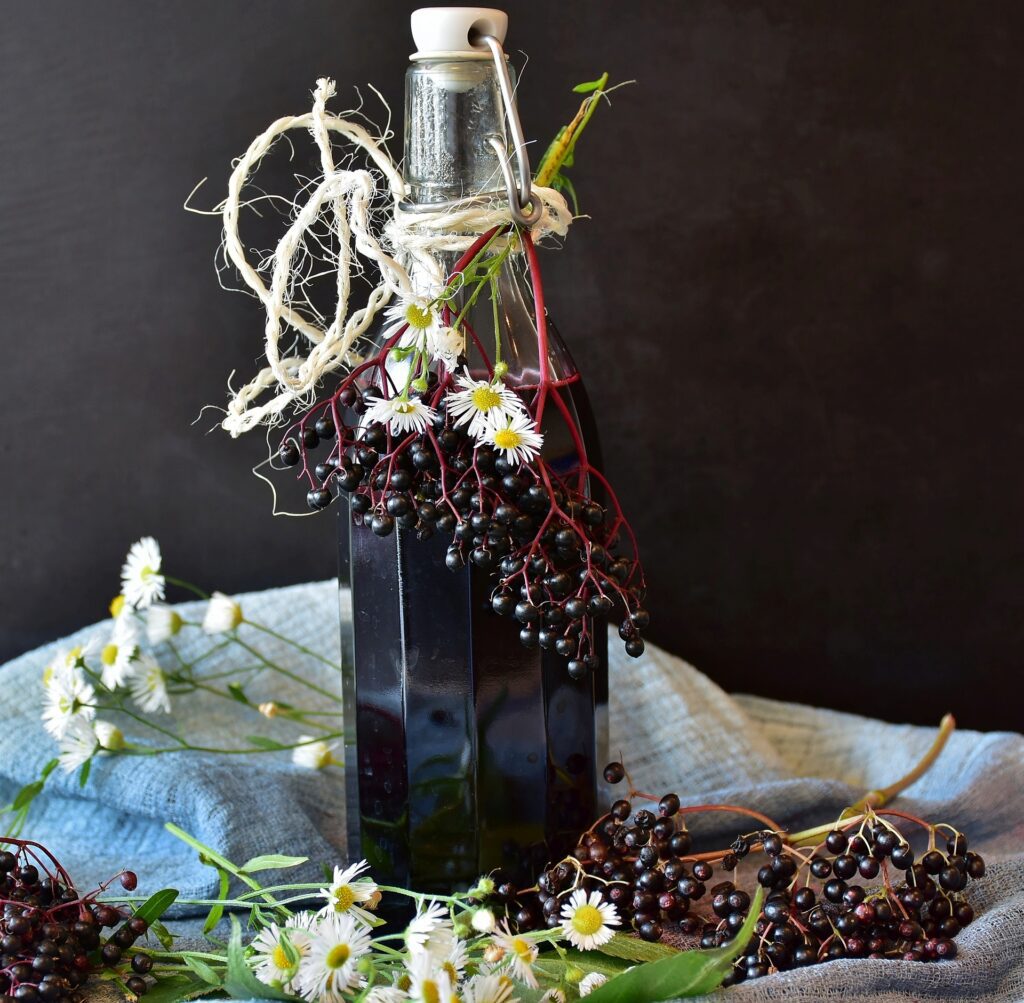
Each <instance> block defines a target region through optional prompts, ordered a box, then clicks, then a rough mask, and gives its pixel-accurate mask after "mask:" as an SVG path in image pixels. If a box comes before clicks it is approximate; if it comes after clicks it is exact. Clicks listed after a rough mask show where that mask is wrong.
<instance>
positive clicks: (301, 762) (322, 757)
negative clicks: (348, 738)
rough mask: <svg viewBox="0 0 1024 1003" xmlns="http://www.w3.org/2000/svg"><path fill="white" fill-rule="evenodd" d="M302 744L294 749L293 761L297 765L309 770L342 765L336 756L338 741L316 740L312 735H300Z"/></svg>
mask: <svg viewBox="0 0 1024 1003" xmlns="http://www.w3.org/2000/svg"><path fill="white" fill-rule="evenodd" d="M299 741H300V742H301V743H302V744H301V745H297V746H296V747H295V748H294V749H292V762H293V763H294V764H295V765H296V766H304V767H305V768H306V769H307V770H322V769H323V768H324V767H325V766H340V765H341V763H340V762H339V761H338V759H336V758H335V755H334V750H335V749H336V748H337V747H338V743H337V742H330V743H328V742H324V741H323V740H319V741H314V740H313V736H312V735H299Z"/></svg>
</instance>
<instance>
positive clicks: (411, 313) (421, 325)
mask: <svg viewBox="0 0 1024 1003" xmlns="http://www.w3.org/2000/svg"><path fill="white" fill-rule="evenodd" d="M432 319H433V318H432V317H431V314H430V308H429V307H425V306H420V305H419V303H410V304H409V305H408V306H407V307H406V308H405V320H406V323H407V324H408V325H409V327H412V328H415V329H416V330H417V331H426V329H427V328H428V327H430V324H431V321H432Z"/></svg>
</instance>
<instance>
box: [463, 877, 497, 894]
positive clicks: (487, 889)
mask: <svg viewBox="0 0 1024 1003" xmlns="http://www.w3.org/2000/svg"><path fill="white" fill-rule="evenodd" d="M469 894H470V897H471V898H475V899H485V898H487V897H488V896H490V895H493V894H494V879H493V878H488V877H483V878H480V880H479V881H477V883H476V887H475V888H473V889H472V890H471V891H470V893H469Z"/></svg>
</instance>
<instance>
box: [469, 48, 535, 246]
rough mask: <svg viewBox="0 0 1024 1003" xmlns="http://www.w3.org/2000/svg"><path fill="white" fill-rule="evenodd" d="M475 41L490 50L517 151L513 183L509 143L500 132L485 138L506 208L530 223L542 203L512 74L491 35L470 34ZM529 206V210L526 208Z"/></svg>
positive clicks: (521, 219)
mask: <svg viewBox="0 0 1024 1003" xmlns="http://www.w3.org/2000/svg"><path fill="white" fill-rule="evenodd" d="M472 42H473V44H474V45H478V44H482V45H486V46H487V48H488V49H490V50H491V56H492V57H493V58H494V68H495V70H496V71H497V73H498V86H499V87H500V88H501V99H502V103H503V104H504V105H505V117H506V118H507V119H508V127H509V132H511V133H512V144H513V146H514V147H515V151H516V164H517V166H518V168H519V182H518V184H517V183H516V178H515V175H514V174H513V173H512V165H511V163H510V162H509V155H508V147H507V146H506V145H505V140H504V139H502V137H501V136H488V137H487V141H488V142H489V143H490V144H491V147H492V148H493V150H494V152H495V153H496V154H497V155H498V163H499V164H500V165H501V173H502V174H503V175H504V178H505V188H506V190H507V191H508V203H509V209H510V210H511V213H512V218H513V219H514V220H515V221H516V222H517V223H518V224H519V225H520V226H533V224H534V223H536V222H537V221H538V220H539V219H540V217H541V214H542V213H543V212H544V206H543V204H542V203H541V201H540V199H535V198H534V197H533V188H532V180H533V176H532V172H531V170H530V157H529V154H528V153H527V150H526V139H525V137H524V136H523V126H522V124H521V123H520V121H519V110H518V108H517V107H516V96H515V93H514V91H513V90H512V78H511V77H510V76H509V73H508V63H507V62H506V60H505V50H504V49H503V48H502V47H501V42H499V41H498V40H497V39H496V38H495V37H494V36H493V35H475V36H474V37H473V38H472ZM527 206H529V211H527Z"/></svg>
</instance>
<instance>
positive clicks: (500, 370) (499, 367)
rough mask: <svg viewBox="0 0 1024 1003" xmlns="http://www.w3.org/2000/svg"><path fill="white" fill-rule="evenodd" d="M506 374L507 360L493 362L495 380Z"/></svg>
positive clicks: (501, 378) (502, 377)
mask: <svg viewBox="0 0 1024 1003" xmlns="http://www.w3.org/2000/svg"><path fill="white" fill-rule="evenodd" d="M506 376H508V363H507V362H495V363H494V378H495V379H496V380H503V379H504V378H505V377H506Z"/></svg>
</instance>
